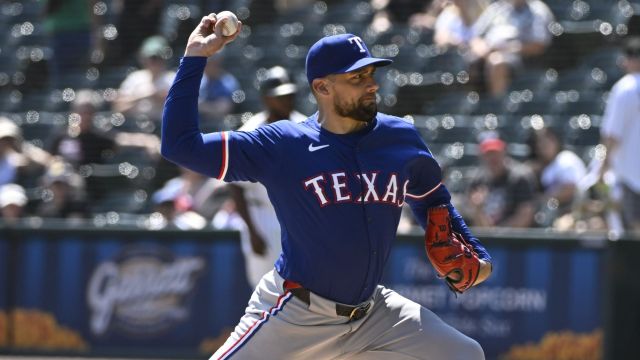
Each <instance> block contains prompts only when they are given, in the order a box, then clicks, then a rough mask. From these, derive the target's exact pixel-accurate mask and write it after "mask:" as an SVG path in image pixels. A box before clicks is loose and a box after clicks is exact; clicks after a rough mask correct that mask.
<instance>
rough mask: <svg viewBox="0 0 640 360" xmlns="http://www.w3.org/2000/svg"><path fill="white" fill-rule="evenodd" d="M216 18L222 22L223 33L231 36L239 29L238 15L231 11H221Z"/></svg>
mask: <svg viewBox="0 0 640 360" xmlns="http://www.w3.org/2000/svg"><path fill="white" fill-rule="evenodd" d="M216 20H217V21H220V22H222V35H224V36H231V35H233V34H235V33H236V31H238V17H237V16H236V14H234V13H232V12H231V11H222V12H220V13H219V14H217V15H216Z"/></svg>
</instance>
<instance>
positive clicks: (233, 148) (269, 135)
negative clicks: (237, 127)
mask: <svg viewBox="0 0 640 360" xmlns="http://www.w3.org/2000/svg"><path fill="white" fill-rule="evenodd" d="M283 133H284V131H283V129H281V128H279V127H278V126H277V125H267V126H262V127H260V128H258V129H255V130H252V131H234V132H230V133H229V140H228V141H229V144H228V159H227V160H226V163H225V166H226V167H227V168H226V169H223V170H222V172H221V174H220V179H221V180H225V181H253V182H255V181H260V182H263V181H264V180H266V179H267V178H269V176H270V175H271V174H277V173H278V172H279V165H280V164H282V162H281V161H279V159H282V157H281V154H280V151H281V150H280V149H281V148H282V147H281V146H278V145H279V144H281V143H282V141H284V140H283V139H282V138H283V136H282V135H283Z"/></svg>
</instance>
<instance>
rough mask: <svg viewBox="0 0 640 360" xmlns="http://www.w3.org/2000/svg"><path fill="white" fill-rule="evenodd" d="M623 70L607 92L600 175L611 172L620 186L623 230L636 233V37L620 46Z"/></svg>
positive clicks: (639, 184)
mask: <svg viewBox="0 0 640 360" xmlns="http://www.w3.org/2000/svg"><path fill="white" fill-rule="evenodd" d="M624 53H625V60H624V65H625V68H626V71H627V75H625V76H624V77H623V78H622V79H620V80H618V82H617V83H616V84H615V85H614V86H613V88H612V89H611V94H610V95H609V99H608V101H607V108H606V110H605V113H604V118H603V121H602V128H601V136H602V143H603V144H604V146H606V148H607V152H606V158H605V161H604V166H603V168H602V174H604V173H606V172H607V170H609V169H611V170H613V174H615V177H616V181H617V182H618V184H619V185H620V186H621V187H622V192H623V194H622V197H621V202H622V214H623V218H624V221H625V228H626V229H629V230H635V231H640V166H638V165H639V164H638V155H639V154H640V151H638V149H640V146H639V145H638V144H640V37H632V38H629V39H628V40H627V41H626V43H625V47H624Z"/></svg>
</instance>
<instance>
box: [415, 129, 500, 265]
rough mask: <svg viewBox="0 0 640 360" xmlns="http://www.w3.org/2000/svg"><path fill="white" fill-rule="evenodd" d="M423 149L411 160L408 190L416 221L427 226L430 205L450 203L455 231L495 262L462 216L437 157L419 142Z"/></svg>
mask: <svg viewBox="0 0 640 360" xmlns="http://www.w3.org/2000/svg"><path fill="white" fill-rule="evenodd" d="M419 142H420V143H421V146H422V147H423V149H421V150H420V151H419V154H418V157H417V158H416V159H414V160H413V161H411V162H410V163H409V165H408V168H407V175H408V179H409V182H408V184H407V189H406V193H405V199H406V202H407V204H408V205H409V206H410V207H411V211H412V212H413V215H414V216H415V218H416V221H418V223H419V224H420V225H421V226H422V228H423V229H426V226H427V212H428V210H429V208H431V207H434V206H438V205H447V207H448V208H449V214H450V216H451V227H452V228H453V231H455V232H458V233H460V234H461V235H462V236H463V237H464V239H465V240H467V242H469V244H471V246H472V247H473V249H474V250H475V251H476V253H477V254H478V256H479V257H480V259H482V260H485V261H489V262H490V261H491V257H490V256H489V253H488V252H487V250H486V249H485V248H484V246H483V245H482V244H481V243H480V241H479V240H478V239H477V238H476V237H475V236H473V234H472V233H471V231H470V230H469V227H468V226H467V224H466V223H465V222H464V220H463V219H462V216H461V215H460V214H459V213H458V211H457V210H456V209H455V207H454V206H453V205H452V204H451V194H450V193H449V190H447V188H446V186H445V185H444V184H443V183H442V170H441V169H440V165H438V162H437V161H436V159H434V158H433V155H432V154H431V152H429V150H428V149H427V146H426V145H425V144H424V143H423V142H422V140H420V141H419Z"/></svg>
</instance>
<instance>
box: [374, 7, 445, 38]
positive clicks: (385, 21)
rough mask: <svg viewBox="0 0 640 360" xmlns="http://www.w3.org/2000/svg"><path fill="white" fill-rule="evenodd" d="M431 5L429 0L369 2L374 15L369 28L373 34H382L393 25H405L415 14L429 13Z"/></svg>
mask: <svg viewBox="0 0 640 360" xmlns="http://www.w3.org/2000/svg"><path fill="white" fill-rule="evenodd" d="M434 2H441V1H439V0H434ZM431 3H432V1H431V0H430V1H426V2H425V1H423V0H371V7H372V8H373V10H374V15H373V19H372V20H371V25H370V27H371V29H372V30H374V31H375V32H377V33H382V32H385V31H388V30H389V29H391V27H392V26H393V24H407V23H409V21H410V19H412V18H414V16H415V14H416V13H420V12H425V13H431V7H430V5H431ZM435 16H437V14H435Z"/></svg>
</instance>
